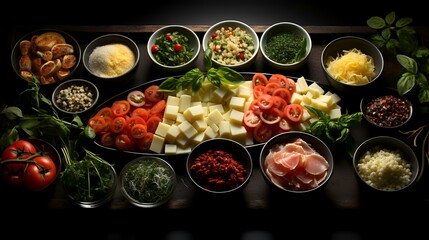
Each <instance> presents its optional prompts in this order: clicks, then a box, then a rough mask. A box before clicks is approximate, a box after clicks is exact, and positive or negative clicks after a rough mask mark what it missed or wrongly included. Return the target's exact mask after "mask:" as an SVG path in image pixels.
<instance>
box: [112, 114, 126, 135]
mask: <svg viewBox="0 0 429 240" xmlns="http://www.w3.org/2000/svg"><path fill="white" fill-rule="evenodd" d="M126 125H127V120H125V118H124V117H115V118H114V119H113V120H112V122H111V123H110V131H112V132H114V133H120V132H122V131H123V130H124V128H125V126H126Z"/></svg>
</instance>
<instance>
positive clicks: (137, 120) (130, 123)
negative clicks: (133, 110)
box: [127, 115, 147, 129]
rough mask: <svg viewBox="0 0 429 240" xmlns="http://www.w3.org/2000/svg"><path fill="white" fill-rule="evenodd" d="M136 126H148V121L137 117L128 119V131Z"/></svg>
mask: <svg viewBox="0 0 429 240" xmlns="http://www.w3.org/2000/svg"><path fill="white" fill-rule="evenodd" d="M136 124H143V125H147V123H146V121H145V120H144V119H143V118H142V117H140V116H136V115H135V116H131V117H130V118H128V119H127V126H128V129H131V128H132V127H134V125H136Z"/></svg>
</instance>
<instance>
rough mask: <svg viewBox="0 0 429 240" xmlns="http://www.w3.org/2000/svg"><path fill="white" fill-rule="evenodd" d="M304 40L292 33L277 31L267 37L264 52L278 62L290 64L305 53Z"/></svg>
mask: <svg viewBox="0 0 429 240" xmlns="http://www.w3.org/2000/svg"><path fill="white" fill-rule="evenodd" d="M306 44H307V42H306V40H305V38H304V37H302V36H298V35H296V34H293V33H279V34H277V35H274V36H272V37H270V38H268V39H267V44H266V46H265V52H266V53H267V56H268V57H269V58H270V59H271V60H273V61H275V62H278V63H283V64H290V63H294V62H298V61H299V60H301V59H302V58H303V57H304V55H305V48H306Z"/></svg>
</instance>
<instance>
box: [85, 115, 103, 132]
mask: <svg viewBox="0 0 429 240" xmlns="http://www.w3.org/2000/svg"><path fill="white" fill-rule="evenodd" d="M88 125H89V126H90V127H91V128H92V129H94V132H95V133H97V134H98V133H101V132H103V130H104V128H105V126H106V121H105V119H104V118H103V117H100V116H97V115H95V116H93V117H91V118H90V119H89V121H88Z"/></svg>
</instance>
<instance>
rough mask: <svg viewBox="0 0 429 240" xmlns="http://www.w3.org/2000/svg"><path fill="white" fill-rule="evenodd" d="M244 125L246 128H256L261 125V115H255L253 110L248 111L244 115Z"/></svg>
mask: <svg viewBox="0 0 429 240" xmlns="http://www.w3.org/2000/svg"><path fill="white" fill-rule="evenodd" d="M243 123H244V126H245V127H249V128H254V127H257V126H258V125H259V124H261V118H260V117H259V114H255V113H254V112H253V111H252V110H247V111H246V112H245V113H244V117H243Z"/></svg>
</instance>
